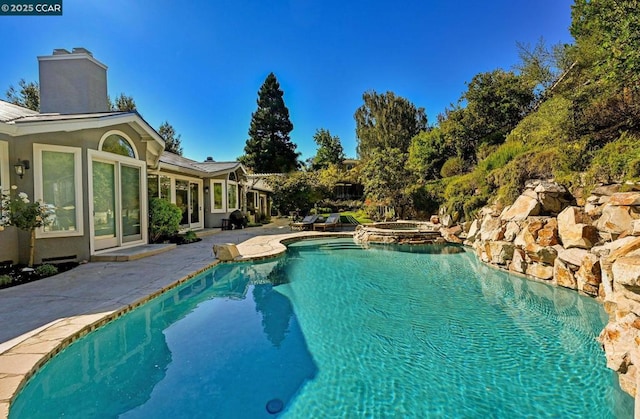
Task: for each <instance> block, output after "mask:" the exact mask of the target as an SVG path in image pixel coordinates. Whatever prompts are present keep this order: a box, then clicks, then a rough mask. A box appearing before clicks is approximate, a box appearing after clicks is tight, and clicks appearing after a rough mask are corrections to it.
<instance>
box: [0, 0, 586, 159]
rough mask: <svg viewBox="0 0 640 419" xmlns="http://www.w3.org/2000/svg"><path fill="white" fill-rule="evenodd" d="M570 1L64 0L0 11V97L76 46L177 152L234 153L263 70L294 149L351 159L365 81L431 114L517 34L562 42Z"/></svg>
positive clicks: (503, 53)
mask: <svg viewBox="0 0 640 419" xmlns="http://www.w3.org/2000/svg"><path fill="white" fill-rule="evenodd" d="M571 4H573V1H572V0H488V1H478V0H459V1H451V0H431V1H428V0H405V1H389V0H369V1H366V2H365V1H360V0H341V1H336V0H324V1H320V0H288V1H282V0H271V1H262V0H253V1H249V0H209V1H189V2H184V1H182V2H178V1H168V0H155V1H132V0H89V1H87V0H63V16H48V17H30V16H29V17H27V16H12V17H6V16H0V39H3V40H4V41H5V42H4V47H3V48H2V49H0V63H2V66H0V68H1V70H0V97H2V98H4V92H5V91H6V89H7V87H8V86H9V85H10V84H14V85H16V86H17V82H18V81H19V80H20V78H25V79H26V80H27V81H32V80H37V77H38V63H37V58H36V57H37V56H39V55H49V54H51V52H52V51H53V49H54V48H66V49H69V50H71V49H72V48H73V47H84V48H87V49H88V50H90V51H92V52H93V54H94V57H95V58H97V59H98V60H100V61H102V62H103V63H105V64H106V65H107V66H108V67H109V69H108V73H107V74H108V90H109V93H110V95H111V96H112V97H115V96H117V95H118V94H119V93H121V92H124V93H126V94H128V95H130V96H133V98H134V99H135V101H136V104H137V106H138V110H139V112H140V113H141V114H142V116H143V117H144V118H145V119H146V120H147V121H148V122H149V123H150V124H151V125H152V126H154V127H155V128H156V129H157V128H158V127H159V126H160V124H161V123H162V122H164V121H165V120H168V121H169V122H170V123H171V124H172V125H173V126H174V128H175V129H176V131H177V132H178V133H179V134H181V136H182V137H181V140H182V146H183V148H184V155H185V157H189V158H192V159H194V160H204V159H205V158H206V157H207V156H212V157H213V158H214V159H215V160H217V161H229V160H235V159H236V158H237V157H239V156H240V155H242V154H243V149H244V145H245V141H246V139H247V131H248V129H249V122H250V120H251V113H252V112H254V111H255V109H256V99H257V92H258V89H259V88H260V86H261V84H262V82H263V81H264V79H265V78H266V76H267V75H268V74H269V72H274V73H275V75H276V77H277V78H278V81H279V82H280V85H281V88H282V89H283V90H284V100H285V104H286V105H287V107H288V108H289V112H290V116H291V121H292V122H293V125H294V130H293V131H292V133H291V138H292V141H293V142H294V143H296V144H297V145H298V151H300V152H302V153H303V155H302V158H303V159H307V158H309V157H311V156H313V155H315V151H316V145H315V143H314V142H313V134H314V133H315V131H316V130H317V129H319V128H324V129H328V130H329V131H330V132H331V133H332V134H333V135H337V136H339V137H340V139H341V141H342V145H343V147H344V149H345V153H346V154H347V156H350V157H355V154H356V153H355V147H356V136H355V121H354V119H353V114H354V112H355V110H356V109H357V108H358V107H359V106H361V105H362V94H363V93H364V92H365V91H367V90H375V91H377V92H380V93H382V92H385V91H393V92H394V93H395V94H396V95H399V96H403V97H405V98H407V99H408V100H410V101H411V102H413V103H414V104H415V105H416V106H419V107H424V108H425V109H426V112H427V116H428V118H429V122H430V123H433V122H435V121H436V117H437V115H438V114H439V113H441V112H442V111H444V109H445V108H446V107H447V106H448V105H449V104H451V103H454V102H456V101H457V100H458V98H459V97H460V95H461V93H462V92H464V91H465V90H466V87H465V82H468V81H469V80H471V78H472V77H473V76H474V75H475V74H477V73H480V72H484V71H491V70H494V69H496V68H503V69H507V70H508V69H511V68H512V67H513V65H514V64H516V63H517V62H518V51H517V48H516V42H521V43H529V44H535V43H536V42H537V40H539V39H540V38H541V37H543V38H544V39H545V41H546V42H547V43H548V44H554V43H557V42H566V43H570V42H572V39H571V36H570V34H569V31H568V27H569V24H570V21H571Z"/></svg>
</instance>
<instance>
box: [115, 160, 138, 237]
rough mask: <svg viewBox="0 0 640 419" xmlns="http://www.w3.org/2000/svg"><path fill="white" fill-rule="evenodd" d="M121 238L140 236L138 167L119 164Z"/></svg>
mask: <svg viewBox="0 0 640 419" xmlns="http://www.w3.org/2000/svg"><path fill="white" fill-rule="evenodd" d="M120 177H121V185H120V188H121V190H122V236H123V237H122V240H123V241H125V242H126V241H130V240H136V239H139V238H140V168H138V167H129V166H121V173H120Z"/></svg>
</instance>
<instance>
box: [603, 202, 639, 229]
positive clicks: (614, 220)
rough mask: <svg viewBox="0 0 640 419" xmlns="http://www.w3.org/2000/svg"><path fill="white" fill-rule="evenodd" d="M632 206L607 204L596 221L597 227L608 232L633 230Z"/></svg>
mask: <svg viewBox="0 0 640 419" xmlns="http://www.w3.org/2000/svg"><path fill="white" fill-rule="evenodd" d="M633 220H634V218H633V217H632V216H631V208H630V207H628V206H621V205H612V204H607V205H605V206H604V208H603V209H602V215H601V216H600V218H599V219H598V221H597V223H596V228H597V229H598V230H600V231H604V232H607V233H613V234H620V233H622V232H624V231H631V230H632V224H631V223H632V222H633Z"/></svg>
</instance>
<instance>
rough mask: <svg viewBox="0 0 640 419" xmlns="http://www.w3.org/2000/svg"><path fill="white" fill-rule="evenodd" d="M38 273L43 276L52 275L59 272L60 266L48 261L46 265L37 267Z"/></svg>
mask: <svg viewBox="0 0 640 419" xmlns="http://www.w3.org/2000/svg"><path fill="white" fill-rule="evenodd" d="M36 273H37V274H38V276H41V277H46V276H52V275H55V274H57V273H58V268H57V267H56V266H54V265H51V264H48V263H46V264H44V265H40V266H38V267H37V268H36Z"/></svg>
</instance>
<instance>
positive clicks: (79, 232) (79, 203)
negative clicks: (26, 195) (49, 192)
mask: <svg viewBox="0 0 640 419" xmlns="http://www.w3.org/2000/svg"><path fill="white" fill-rule="evenodd" d="M43 151H52V152H56V153H67V154H73V163H74V173H73V177H74V187H75V207H76V208H75V211H76V229H75V230H73V231H68V230H56V231H44V229H43V228H38V229H36V238H38V239H44V238H53V237H72V236H83V235H84V199H83V198H84V197H83V191H84V189H83V186H82V148H80V147H68V146H60V145H50V144H38V143H34V144H33V189H34V199H35V200H37V201H44V190H43V186H44V185H43V179H42V177H43V173H42V152H43Z"/></svg>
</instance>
